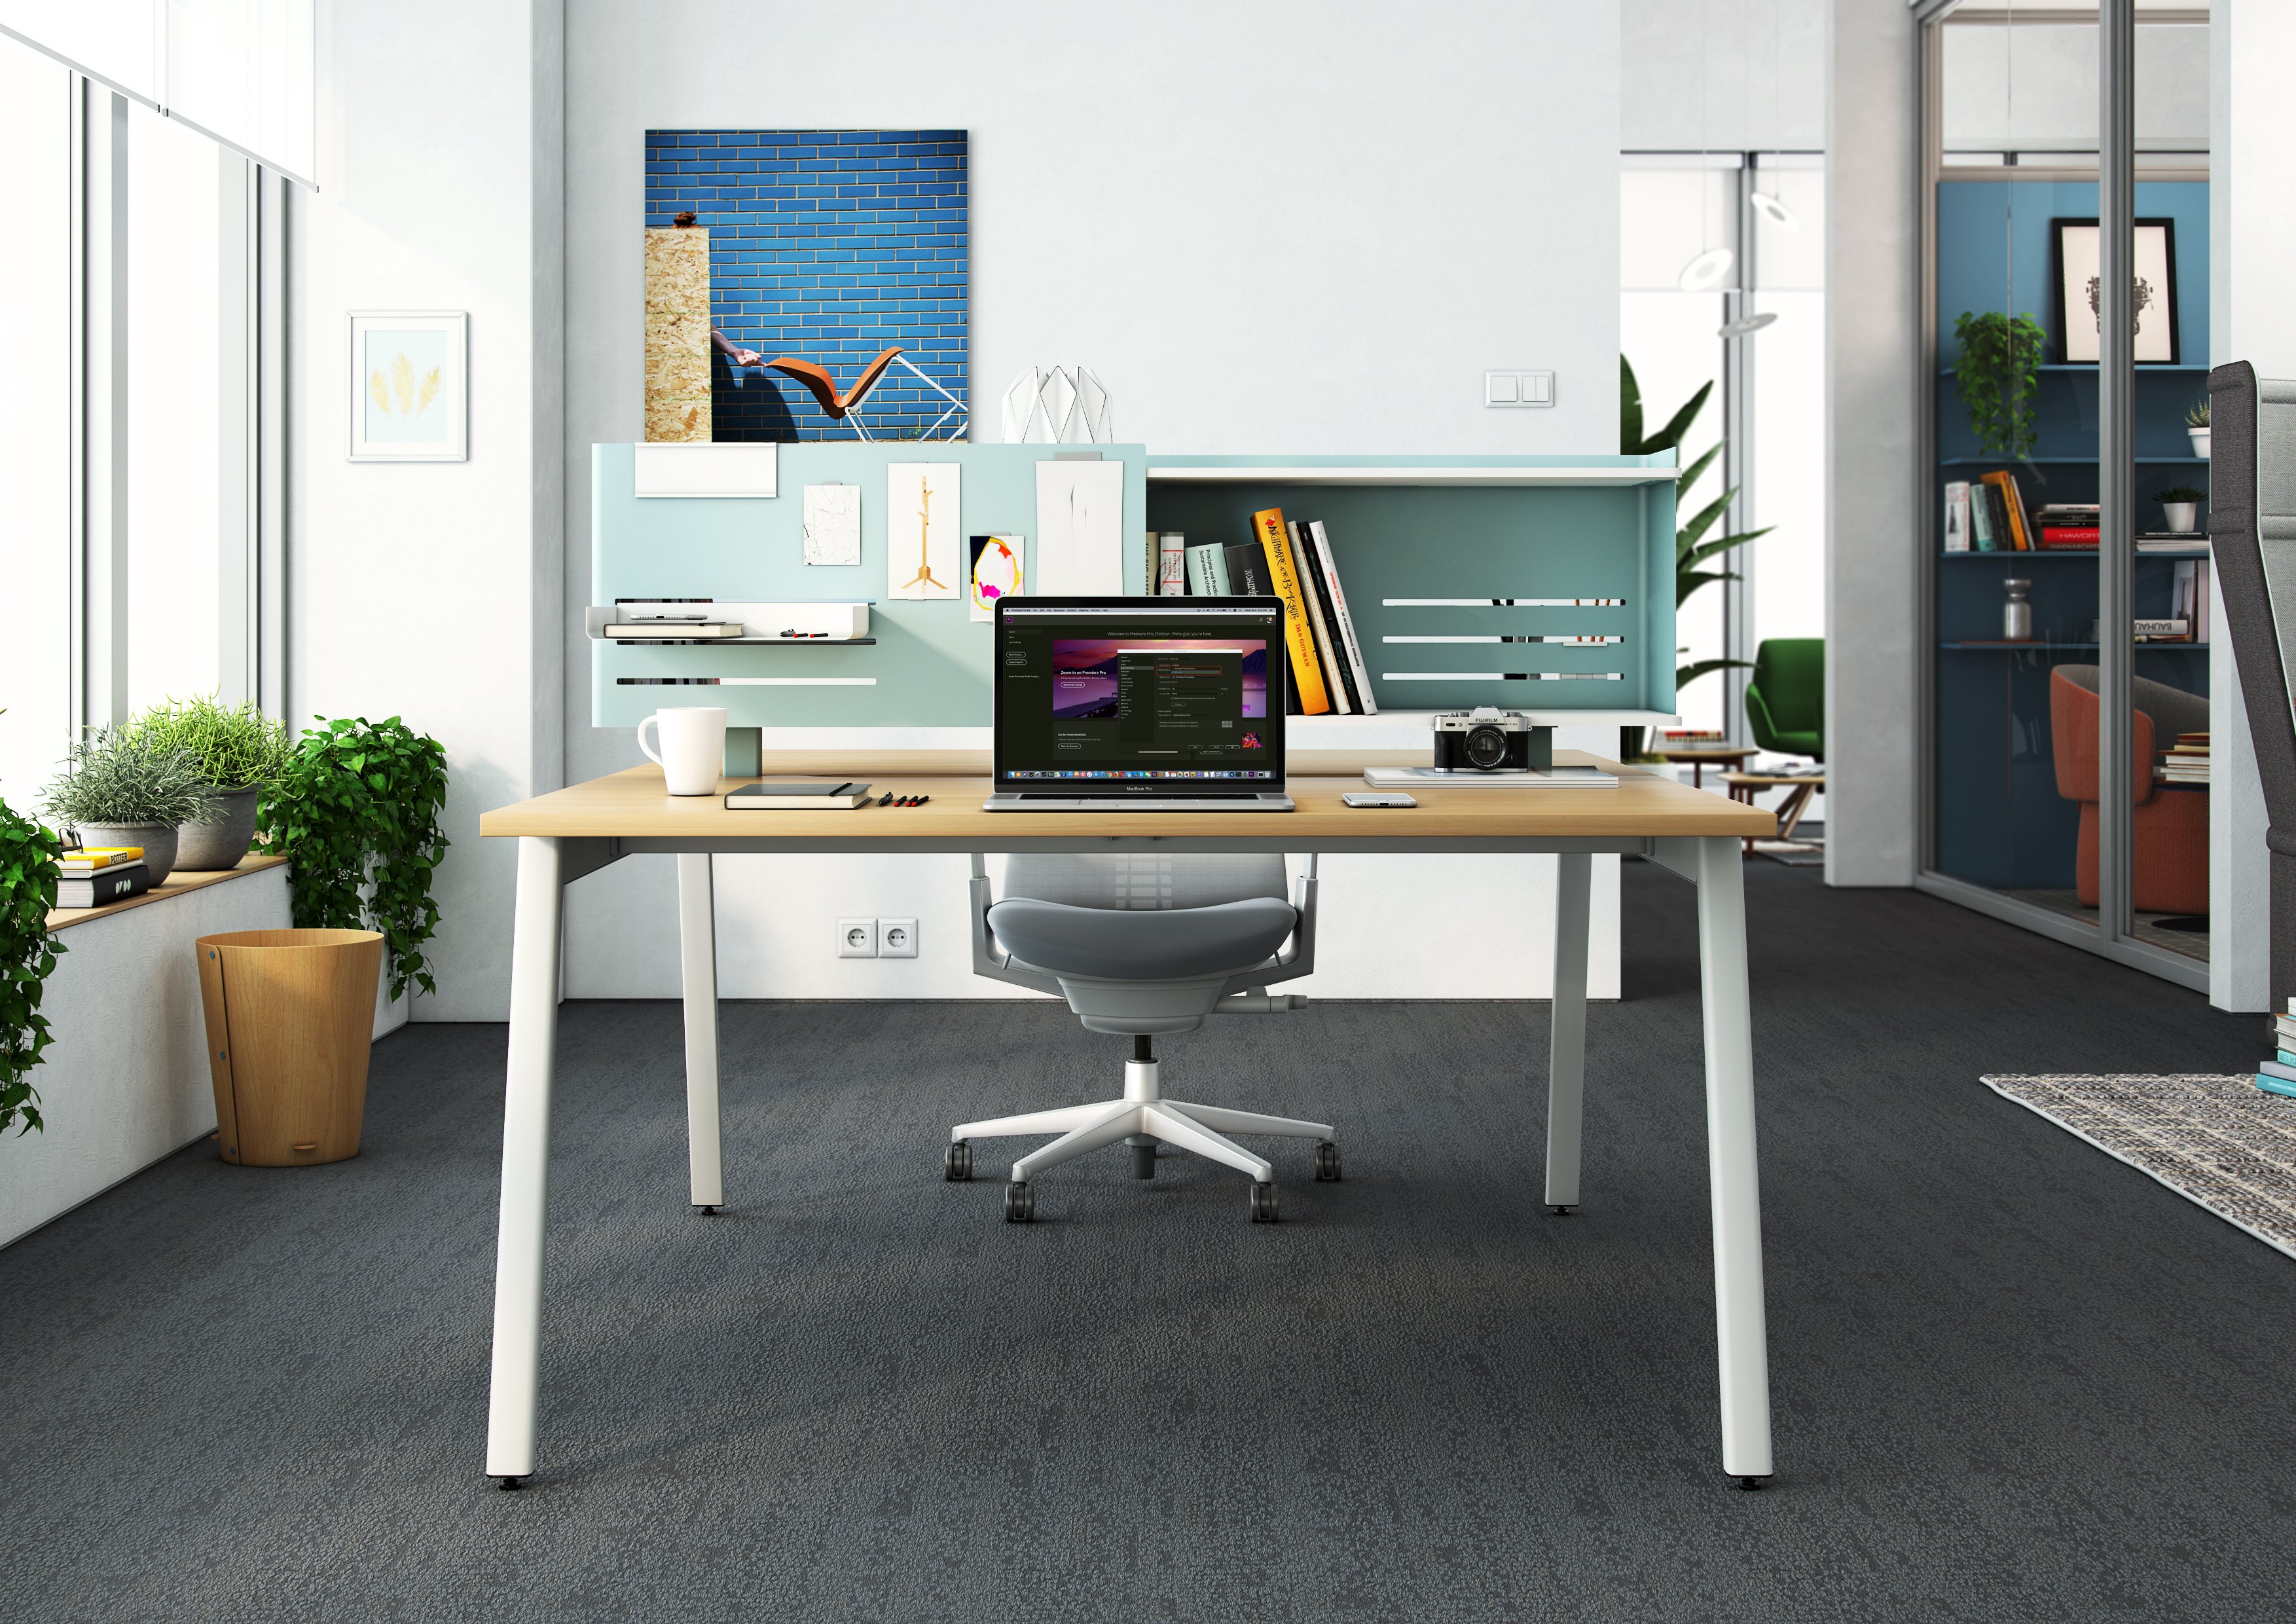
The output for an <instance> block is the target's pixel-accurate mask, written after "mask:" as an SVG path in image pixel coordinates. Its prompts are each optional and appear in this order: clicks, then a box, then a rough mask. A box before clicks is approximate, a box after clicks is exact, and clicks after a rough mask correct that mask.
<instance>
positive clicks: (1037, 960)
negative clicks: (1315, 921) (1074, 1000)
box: [988, 897, 1300, 981]
mask: <svg viewBox="0 0 2296 1624" xmlns="http://www.w3.org/2000/svg"><path fill="white" fill-rule="evenodd" d="M1299 917H1300V916H1299V915H1298V914H1297V913H1296V912H1294V911H1293V909H1292V905H1291V904H1290V903H1288V902H1285V901H1283V900H1281V899H1280V898H1275V897H1247V898H1242V900H1240V901H1235V902H1222V903H1217V904H1214V905H1213V906H1209V907H1193V908H1190V907H1182V908H1149V909H1137V910H1125V911H1119V910H1114V909H1109V908H1096V907H1078V906H1073V905H1071V904H1069V903H1065V902H1045V901H1040V900H1038V899H1037V898H1029V897H1008V898H1005V900H1004V901H1002V902H999V903H997V904H996V906H993V907H991V908H990V909H989V910H988V928H989V929H990V930H992V931H995V932H996V939H997V940H998V941H1000V942H1002V943H1004V944H1005V947H1008V948H1010V949H1011V950H1012V952H1013V956H1015V957H1016V958H1019V959H1021V961H1022V962H1024V963H1026V964H1035V965H1037V966H1039V967H1040V968H1043V969H1046V970H1050V971H1052V972H1054V973H1056V974H1064V975H1080V976H1094V977H1098V978H1101V979H1103V980H1132V979H1136V978H1137V979H1144V980H1157V981H1164V980H1178V979H1180V978H1183V977H1188V976H1206V975H1222V974H1226V973H1227V972H1231V971H1237V970H1249V969H1250V968H1251V966H1253V965H1254V964H1259V963H1260V962H1262V961H1263V960H1265V959H1266V958H1267V956H1268V955H1270V954H1272V953H1274V952H1275V950H1276V949H1277V948H1278V947H1282V946H1283V942H1284V939H1285V938H1287V937H1289V936H1290V935H1291V934H1292V927H1293V926H1294V925H1295V924H1296V923H1298V922H1299Z"/></svg>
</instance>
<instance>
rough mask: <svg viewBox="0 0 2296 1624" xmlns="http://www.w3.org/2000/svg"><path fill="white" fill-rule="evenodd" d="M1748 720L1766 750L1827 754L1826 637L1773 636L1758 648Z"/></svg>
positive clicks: (1822, 756) (1748, 691)
mask: <svg viewBox="0 0 2296 1624" xmlns="http://www.w3.org/2000/svg"><path fill="white" fill-rule="evenodd" d="M1746 726H1747V730H1748V731H1749V732H1751V734H1753V735H1754V742H1755V743H1756V744H1758V745H1759V746H1761V748H1762V749H1764V750H1777V751H1779V752H1781V753H1783V754H1785V755H1791V756H1808V757H1809V758H1811V759H1813V760H1816V761H1819V762H1823V761H1824V760H1825V638H1823V637H1770V638H1766V639H1765V640H1764V641H1763V643H1762V646H1761V647H1759V648H1758V649H1756V650H1755V651H1754V675H1753V677H1752V679H1751V681H1749V682H1748V683H1747V685H1746Z"/></svg>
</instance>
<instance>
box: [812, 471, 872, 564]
mask: <svg viewBox="0 0 2296 1624" xmlns="http://www.w3.org/2000/svg"><path fill="white" fill-rule="evenodd" d="M805 562H807V563H808V564H857V563H859V562H861V488H860V487H859V486H858V485H808V486H807V487H806V488H805Z"/></svg>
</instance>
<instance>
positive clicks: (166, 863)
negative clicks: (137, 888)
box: [72, 824, 176, 885]
mask: <svg viewBox="0 0 2296 1624" xmlns="http://www.w3.org/2000/svg"><path fill="white" fill-rule="evenodd" d="M72 832H73V833H75V834H77V835H78V836H79V843H80V844H81V845H83V846H141V847H142V848H143V866H144V867H146V868H148V869H150V870H151V871H152V884H154V885H165V884H166V883H167V882H168V874H170V873H171V872H173V870H174V869H175V866H176V825H175V824H78V825H76V826H75V827H74V829H73V831H72Z"/></svg>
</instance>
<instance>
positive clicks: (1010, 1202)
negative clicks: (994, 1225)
mask: <svg viewBox="0 0 2296 1624" xmlns="http://www.w3.org/2000/svg"><path fill="white" fill-rule="evenodd" d="M1036 1216H1037V1193H1036V1191H1035V1190H1034V1189H1032V1188H1031V1187H1030V1186H1029V1185H1028V1183H1027V1182H1026V1181H1025V1180H1015V1181H1014V1182H1013V1183H1012V1184H1009V1185H1005V1222H1006V1223H1008V1224H1025V1223H1027V1222H1028V1221H1029V1219H1030V1218H1035V1217H1036Z"/></svg>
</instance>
